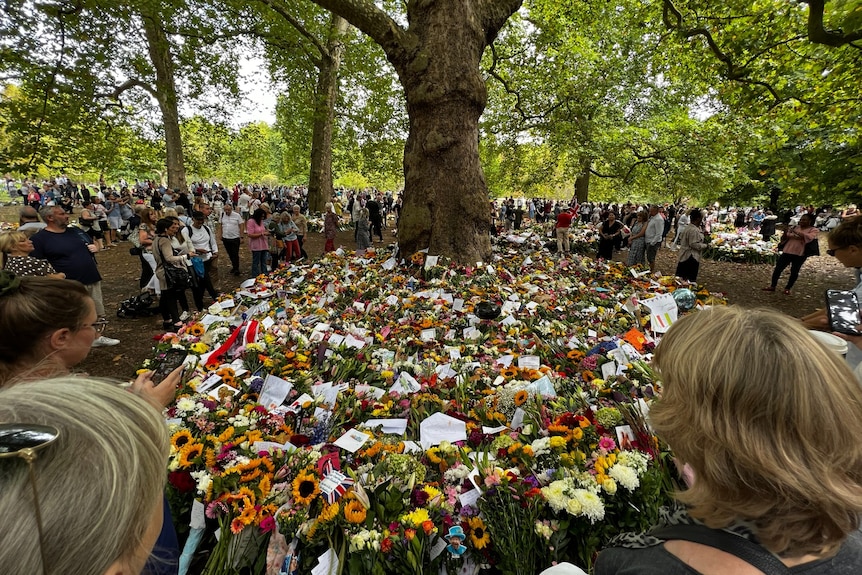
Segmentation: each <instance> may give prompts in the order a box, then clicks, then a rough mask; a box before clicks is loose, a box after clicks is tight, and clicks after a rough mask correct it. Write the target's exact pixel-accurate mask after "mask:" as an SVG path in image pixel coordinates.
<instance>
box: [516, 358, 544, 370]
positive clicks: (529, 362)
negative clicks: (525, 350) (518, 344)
mask: <svg viewBox="0 0 862 575" xmlns="http://www.w3.org/2000/svg"><path fill="white" fill-rule="evenodd" d="M540 367H542V360H541V359H539V356H537V355H522V356H520V357H519V358H518V368H519V369H539V368H540Z"/></svg>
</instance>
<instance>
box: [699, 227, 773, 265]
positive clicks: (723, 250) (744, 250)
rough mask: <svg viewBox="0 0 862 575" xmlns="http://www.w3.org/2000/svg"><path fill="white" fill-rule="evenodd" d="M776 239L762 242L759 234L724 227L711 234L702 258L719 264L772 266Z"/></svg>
mask: <svg viewBox="0 0 862 575" xmlns="http://www.w3.org/2000/svg"><path fill="white" fill-rule="evenodd" d="M777 238H778V237H777V236H776V237H775V239H772V240H769V241H764V240H763V237H762V236H761V235H760V232H757V231H754V230H747V229H742V228H740V229H737V228H734V227H733V226H725V227H724V228H722V230H720V231H717V232H714V233H713V234H712V236H711V238H710V241H709V243H708V245H707V247H706V249H704V250H703V257H705V258H707V259H710V260H716V261H720V262H741V263H747V264H770V265H774V264H775V262H776V260H777V259H778V239H777Z"/></svg>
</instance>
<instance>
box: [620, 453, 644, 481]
mask: <svg viewBox="0 0 862 575" xmlns="http://www.w3.org/2000/svg"><path fill="white" fill-rule="evenodd" d="M649 460H650V457H649V455H647V454H646V453H644V452H642V451H621V452H620V453H619V454H618V455H617V463H618V464H619V463H621V464H623V465H626V466H628V467H631V468H632V469H634V470H635V472H637V474H638V475H639V476H640V475H643V474H644V473H645V472H646V470H647V464H648V463H649Z"/></svg>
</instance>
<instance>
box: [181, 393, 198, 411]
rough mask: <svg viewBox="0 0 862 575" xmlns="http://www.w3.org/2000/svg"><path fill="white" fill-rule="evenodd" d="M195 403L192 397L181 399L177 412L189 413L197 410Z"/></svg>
mask: <svg viewBox="0 0 862 575" xmlns="http://www.w3.org/2000/svg"><path fill="white" fill-rule="evenodd" d="M195 407H196V405H195V401H194V400H193V399H192V398H190V397H181V398H180V399H179V400H177V411H181V412H183V413H189V412H192V411H194V410H195Z"/></svg>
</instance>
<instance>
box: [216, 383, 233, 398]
mask: <svg viewBox="0 0 862 575" xmlns="http://www.w3.org/2000/svg"><path fill="white" fill-rule="evenodd" d="M226 393H228V394H230V395H232V396H235V395H236V394H238V393H239V390H238V389H234V388H233V387H231V386H229V385H228V384H226V383H223V384H221V385H220V386H218V387H217V388H215V389H213V390H212V391H210V392H209V394H208V395H209V396H210V397H212V398H215V399H220V398H221V396H222V395H223V394H226Z"/></svg>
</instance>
